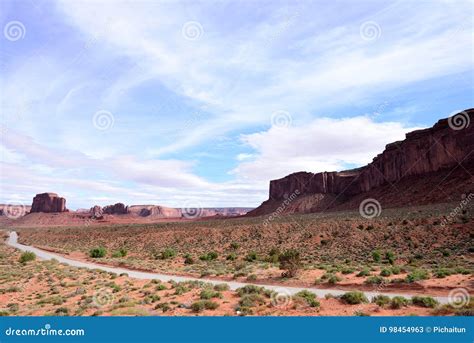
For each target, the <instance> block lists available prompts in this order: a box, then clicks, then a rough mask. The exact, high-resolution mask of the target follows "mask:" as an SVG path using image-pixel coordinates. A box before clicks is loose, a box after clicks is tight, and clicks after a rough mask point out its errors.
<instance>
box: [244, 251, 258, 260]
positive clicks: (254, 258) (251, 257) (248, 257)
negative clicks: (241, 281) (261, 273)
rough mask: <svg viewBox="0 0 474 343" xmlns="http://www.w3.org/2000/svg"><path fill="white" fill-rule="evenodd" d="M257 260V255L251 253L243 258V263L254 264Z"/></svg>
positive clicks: (253, 252)
mask: <svg viewBox="0 0 474 343" xmlns="http://www.w3.org/2000/svg"><path fill="white" fill-rule="evenodd" d="M256 260H257V253H256V252H255V251H251V252H249V253H248V254H247V256H245V261H247V262H254V261H256Z"/></svg>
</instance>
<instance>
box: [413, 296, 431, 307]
mask: <svg viewBox="0 0 474 343" xmlns="http://www.w3.org/2000/svg"><path fill="white" fill-rule="evenodd" d="M411 302H412V303H413V305H416V306H421V307H429V308H434V307H435V306H436V305H438V301H436V300H435V299H433V298H432V297H421V296H414V297H412V298H411Z"/></svg>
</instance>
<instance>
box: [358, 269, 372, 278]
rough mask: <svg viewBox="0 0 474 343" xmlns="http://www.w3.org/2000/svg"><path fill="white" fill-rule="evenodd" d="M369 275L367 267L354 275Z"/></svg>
mask: <svg viewBox="0 0 474 343" xmlns="http://www.w3.org/2000/svg"><path fill="white" fill-rule="evenodd" d="M369 275H370V270H369V268H364V269H362V270H361V271H360V272H359V273H358V274H357V275H356V276H358V277H363V276H369Z"/></svg>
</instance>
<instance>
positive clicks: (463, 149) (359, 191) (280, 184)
mask: <svg viewBox="0 0 474 343" xmlns="http://www.w3.org/2000/svg"><path fill="white" fill-rule="evenodd" d="M473 152H474V109H469V110H466V111H463V112H461V113H458V114H456V115H454V116H452V117H450V118H447V119H441V120H439V121H438V122H437V123H436V124H435V125H434V126H433V127H432V128H428V129H424V130H418V131H413V132H410V133H408V134H407V135H406V138H405V140H403V141H398V142H394V143H391V144H388V145H387V146H386V148H385V150H384V151H383V152H382V153H381V154H379V155H378V156H376V157H375V158H374V159H373V161H372V162H371V163H369V164H368V165H367V166H364V167H361V168H358V169H353V170H347V171H341V172H322V173H316V174H314V173H310V172H298V173H294V174H291V175H288V176H286V177H284V178H282V179H279V180H273V181H271V182H270V194H269V199H268V200H267V201H265V202H264V203H263V204H262V205H261V206H259V207H258V208H257V209H255V210H254V211H251V212H250V213H249V215H262V214H267V213H271V212H273V211H275V210H276V209H277V208H279V207H280V208H281V207H284V208H283V209H282V210H281V211H280V212H287V213H291V212H316V211H320V210H326V209H338V208H340V209H343V208H351V207H354V206H358V204H357V201H355V200H359V199H364V198H368V197H371V196H373V195H374V194H378V198H377V199H379V198H383V199H385V200H386V201H385V205H386V206H398V205H403V204H407V203H411V204H425V203H429V202H445V201H452V200H455V199H458V198H460V197H461V194H463V193H467V192H469V191H471V190H473V191H474V188H473V187H472V185H473V180H472V176H471V175H474V153H473ZM429 180H432V181H433V183H431V185H430V182H428V184H426V181H429ZM452 180H454V181H458V182H457V184H454V185H451V186H450V187H443V189H442V190H438V191H437V192H436V194H434V195H433V194H431V193H432V190H433V187H437V186H440V185H442V184H446V183H448V182H450V181H452ZM381 190H383V192H381ZM410 190H411V191H416V192H417V193H419V194H416V195H413V194H412V195H411V196H410V194H409V193H410ZM428 195H429V197H428ZM402 196H407V197H408V198H405V199H404V198H403V197H402Z"/></svg>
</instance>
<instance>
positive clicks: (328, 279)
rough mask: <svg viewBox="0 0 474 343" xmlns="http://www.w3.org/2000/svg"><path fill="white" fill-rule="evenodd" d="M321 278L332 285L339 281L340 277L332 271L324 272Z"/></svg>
mask: <svg viewBox="0 0 474 343" xmlns="http://www.w3.org/2000/svg"><path fill="white" fill-rule="evenodd" d="M321 280H325V281H326V282H327V283H329V284H331V285H334V284H336V283H338V282H339V281H341V278H340V277H339V276H337V275H336V274H334V273H326V274H324V275H323V276H321Z"/></svg>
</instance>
